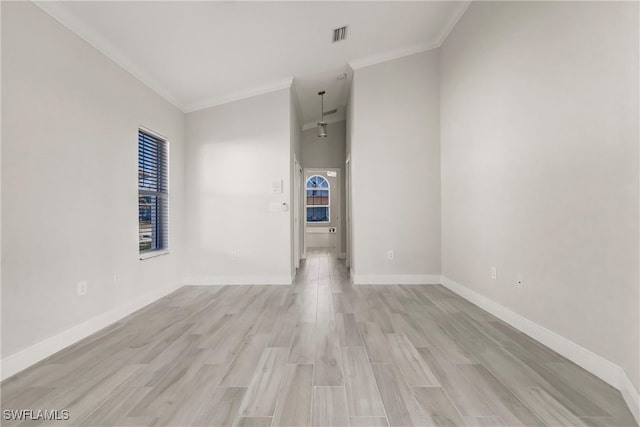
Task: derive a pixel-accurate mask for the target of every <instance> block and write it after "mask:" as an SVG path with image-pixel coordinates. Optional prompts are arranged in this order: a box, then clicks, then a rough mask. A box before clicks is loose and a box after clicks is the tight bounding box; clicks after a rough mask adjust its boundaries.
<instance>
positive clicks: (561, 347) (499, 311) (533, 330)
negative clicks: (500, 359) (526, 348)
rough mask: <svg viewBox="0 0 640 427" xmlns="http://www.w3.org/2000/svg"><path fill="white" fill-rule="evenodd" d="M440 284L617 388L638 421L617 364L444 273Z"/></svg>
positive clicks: (638, 402)
mask: <svg viewBox="0 0 640 427" xmlns="http://www.w3.org/2000/svg"><path fill="white" fill-rule="evenodd" d="M442 285H443V286H444V287H446V288H447V289H449V290H450V291H452V292H454V293H456V294H458V295H460V296H461V297H463V298H464V299H466V300H468V301H469V302H471V303H473V304H475V305H477V306H478V307H480V308H482V309H483V310H485V311H487V312H489V313H491V314H493V315H494V316H495V317H497V318H498V319H500V320H502V321H503V322H505V323H507V324H509V325H511V326H513V327H514V328H516V329H518V330H519V331H520V332H523V333H525V334H527V335H529V336H530V337H531V338H533V339H534V340H536V341H538V342H540V343H542V344H544V345H546V346H547V347H549V348H550V349H552V350H554V351H555V352H556V353H558V354H560V355H561V356H563V357H566V358H567V359H569V360H571V361H572V362H573V363H575V364H576V365H578V366H580V367H581V368H583V369H585V370H587V371H589V372H591V373H592V374H593V375H595V376H597V377H598V378H600V379H601V380H602V381H604V382H606V383H607V384H609V385H611V386H612V387H615V388H617V389H618V390H620V392H621V393H622V396H623V398H624V400H625V402H626V403H627V406H629V410H630V411H631V413H632V414H633V416H634V417H635V419H636V421H638V422H639V423H640V396H639V395H638V391H637V390H636V389H635V387H634V386H633V383H632V382H631V379H630V378H629V377H628V375H627V373H626V372H625V371H624V369H622V368H621V367H620V366H618V365H616V364H615V363H612V362H610V361H609V360H607V359H605V358H604V357H602V356H599V355H597V354H595V353H593V352H592V351H590V350H587V349H586V348H584V347H582V346H580V345H578V344H576V343H574V342H573V341H571V340H569V339H567V338H565V337H563V336H561V335H558V334H557V333H555V332H553V331H550V330H549V329H547V328H545V327H544V326H541V325H539V324H537V323H535V322H532V321H531V320H529V319H527V318H525V317H523V316H521V315H519V314H518V313H516V312H514V311H511V310H509V309H508V308H506V307H504V306H502V305H500V304H498V303H497V302H495V301H493V300H491V299H489V298H487V297H485V296H483V295H481V294H479V293H477V292H475V291H473V290H471V289H469V288H468V287H466V286H464V285H461V284H460V283H457V282H456V281H454V280H452V279H450V278H448V277H446V276H442Z"/></svg>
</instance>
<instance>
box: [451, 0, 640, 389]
mask: <svg viewBox="0 0 640 427" xmlns="http://www.w3.org/2000/svg"><path fill="white" fill-rule="evenodd" d="M638 71H639V70H638V3H631V2H630V3H622V2H620V3H616V2H566V3H563V2H495V3H493V2H474V3H472V4H471V6H470V7H469V9H468V10H467V12H466V14H465V15H464V16H463V17H462V19H461V21H460V22H459V23H458V25H457V26H456V27H455V28H454V30H453V32H452V33H451V35H450V36H449V38H448V39H447V41H446V43H445V45H444V47H443V48H442V74H441V76H442V88H441V100H442V102H441V114H442V241H443V245H442V269H443V274H444V275H446V276H447V277H449V278H451V279H453V280H454V281H457V282H459V283H461V284H463V285H465V286H467V287H469V288H471V289H473V290H474V291H476V292H478V293H480V294H482V295H484V296H486V297H488V298H490V299H492V300H494V301H496V302H498V303H499V304H502V305H503V306H505V307H507V308H509V309H511V310H513V311H515V312H517V313H519V314H521V315H522V316H524V317H526V318H528V319H530V320H532V321H534V322H536V323H538V324H540V325H542V326H544V327H546V328H548V329H550V330H551V331H554V332H556V333H558V334H560V335H561V336H563V337H566V338H568V339H569V340H571V341H573V342H576V343H578V344H580V345H581V346H583V347H585V348H587V349H589V350H591V351H593V352H595V353H597V354H599V355H601V356H603V357H604V358H606V359H608V360H610V361H612V362H614V363H616V364H618V365H620V366H622V367H623V368H624V369H625V370H626V372H627V373H628V375H629V377H630V378H631V380H632V381H633V382H634V384H635V386H636V388H638V387H639V386H640V381H639V379H638V376H639V369H638V363H639V360H640V354H639V352H638V336H639V331H638V328H639V325H640V318H639V315H638V310H639V307H638V301H639V297H640V295H639V289H638V283H639V277H638V267H639V266H638V214H639V211H638V194H639V189H638V154H639V153H638V136H639V135H638V113H639V111H638ZM491 266H496V267H497V269H498V275H497V276H498V278H497V280H492V279H491V278H490V269H491ZM519 274H521V275H522V278H523V279H524V288H522V289H518V288H516V287H515V286H514V282H515V280H516V277H517V275H519Z"/></svg>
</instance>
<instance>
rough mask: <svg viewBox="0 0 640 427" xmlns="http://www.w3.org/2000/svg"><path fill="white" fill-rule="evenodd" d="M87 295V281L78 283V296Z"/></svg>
mask: <svg viewBox="0 0 640 427" xmlns="http://www.w3.org/2000/svg"><path fill="white" fill-rule="evenodd" d="M86 294H87V281H86V280H81V281H80V282H78V296H84V295H86Z"/></svg>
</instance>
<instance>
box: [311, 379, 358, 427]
mask: <svg viewBox="0 0 640 427" xmlns="http://www.w3.org/2000/svg"><path fill="white" fill-rule="evenodd" d="M311 413H312V414H313V420H312V423H311V425H313V426H314V427H327V426H331V427H349V413H348V411H347V397H346V392H345V389H344V387H313V409H312V410H311Z"/></svg>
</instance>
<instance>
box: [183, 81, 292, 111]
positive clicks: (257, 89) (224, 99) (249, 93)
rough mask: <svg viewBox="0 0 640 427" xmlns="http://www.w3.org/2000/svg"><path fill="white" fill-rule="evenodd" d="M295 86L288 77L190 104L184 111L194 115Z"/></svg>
mask: <svg viewBox="0 0 640 427" xmlns="http://www.w3.org/2000/svg"><path fill="white" fill-rule="evenodd" d="M292 84H293V77H287V78H286V79H284V80H278V81H276V82H271V83H267V84H265V85H260V86H254V87H252V88H248V89H244V90H241V91H238V92H235V93H231V94H228V95H222V96H215V97H212V98H209V99H206V100H204V101H199V102H194V103H192V104H189V105H187V106H186V107H185V109H184V110H183V111H184V112H185V113H192V112H194V111H198V110H204V109H206V108H211V107H215V106H217V105H223V104H228V103H230V102H235V101H240V100H242V99H247V98H252V97H254V96H258V95H264V94H266V93H270V92H275V91H278V90H282V89H288V88H290V87H291V85H292Z"/></svg>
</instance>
